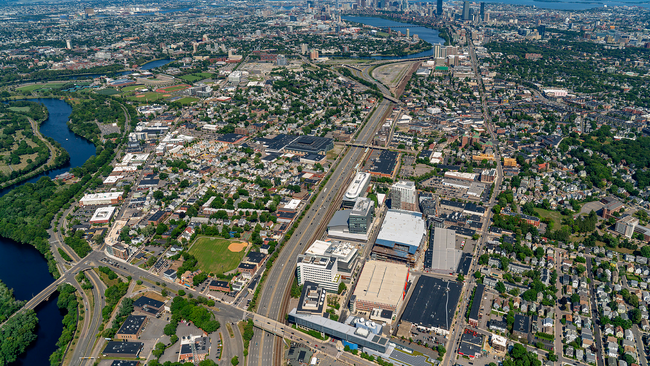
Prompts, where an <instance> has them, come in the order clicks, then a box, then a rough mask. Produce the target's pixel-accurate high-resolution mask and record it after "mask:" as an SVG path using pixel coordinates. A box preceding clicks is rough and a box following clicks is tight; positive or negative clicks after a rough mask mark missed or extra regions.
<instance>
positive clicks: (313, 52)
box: [309, 49, 318, 61]
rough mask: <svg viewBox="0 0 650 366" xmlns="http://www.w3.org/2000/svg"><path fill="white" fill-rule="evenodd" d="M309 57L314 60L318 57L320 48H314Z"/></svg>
mask: <svg viewBox="0 0 650 366" xmlns="http://www.w3.org/2000/svg"><path fill="white" fill-rule="evenodd" d="M309 59H310V60H312V61H314V60H317V59H318V50H317V49H312V50H311V52H310V53H309Z"/></svg>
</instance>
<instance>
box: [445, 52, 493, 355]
mask: <svg viewBox="0 0 650 366" xmlns="http://www.w3.org/2000/svg"><path fill="white" fill-rule="evenodd" d="M469 49H470V57H471V60H472V69H473V71H474V75H475V77H476V80H477V82H478V83H479V91H480V96H481V105H482V107H483V119H484V123H485V126H486V128H487V131H488V132H489V134H490V139H491V142H492V146H494V147H495V149H494V158H495V160H496V162H497V177H496V179H495V181H494V192H492V196H491V197H490V200H489V202H487V204H485V205H484V206H485V208H486V218H485V221H484V223H483V228H482V231H481V239H480V240H479V241H478V242H477V243H476V247H475V248H474V253H473V257H472V263H471V264H470V270H469V276H468V277H469V278H468V279H466V280H465V283H464V284H463V290H462V292H461V299H462V300H461V301H460V303H459V304H458V306H459V307H458V309H460V311H458V315H457V317H456V318H455V319H454V321H453V322H452V327H451V329H452V331H451V333H450V337H449V340H448V342H447V347H446V348H447V353H446V354H445V357H444V358H443V361H442V364H443V365H449V364H450V362H451V358H452V357H453V356H454V355H455V354H456V351H457V350H458V344H459V342H460V336H461V335H462V329H461V328H462V327H464V326H465V316H464V314H465V310H466V309H467V306H468V304H469V298H470V294H471V293H472V292H471V291H472V290H473V289H474V279H473V276H472V273H473V272H474V269H475V268H476V266H477V263H478V257H479V255H478V254H479V253H481V248H482V246H483V245H484V244H485V242H486V241H487V238H488V233H489V228H490V220H491V219H492V207H494V204H495V202H496V196H497V195H498V194H499V189H500V187H501V182H502V180H503V167H502V165H501V158H500V156H499V147H498V144H499V140H498V139H497V138H496V135H495V133H494V127H493V126H492V123H491V120H490V114H489V110H488V108H487V101H486V98H485V93H484V92H483V90H484V89H483V82H482V79H481V75H480V74H479V70H478V62H477V60H476V53H475V52H474V46H473V45H472V44H471V43H470V48H469Z"/></svg>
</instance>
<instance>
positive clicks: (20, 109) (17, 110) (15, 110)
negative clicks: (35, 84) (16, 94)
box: [9, 107, 29, 112]
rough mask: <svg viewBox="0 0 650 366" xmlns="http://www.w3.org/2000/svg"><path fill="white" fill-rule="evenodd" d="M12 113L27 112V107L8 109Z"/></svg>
mask: <svg viewBox="0 0 650 366" xmlns="http://www.w3.org/2000/svg"><path fill="white" fill-rule="evenodd" d="M9 109H10V110H12V111H14V112H29V107H9Z"/></svg>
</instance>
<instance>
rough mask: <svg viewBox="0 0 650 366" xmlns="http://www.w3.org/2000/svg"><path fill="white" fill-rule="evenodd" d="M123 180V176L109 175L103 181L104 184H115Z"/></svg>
mask: <svg viewBox="0 0 650 366" xmlns="http://www.w3.org/2000/svg"><path fill="white" fill-rule="evenodd" d="M122 178H124V176H123V175H109V176H108V177H106V179H104V184H115V183H117V181H118V180H120V179H122Z"/></svg>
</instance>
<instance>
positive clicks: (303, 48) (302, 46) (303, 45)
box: [300, 43, 309, 55]
mask: <svg viewBox="0 0 650 366" xmlns="http://www.w3.org/2000/svg"><path fill="white" fill-rule="evenodd" d="M308 49H309V47H308V46H307V43H301V44H300V54H302V55H306V54H307V51H308Z"/></svg>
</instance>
